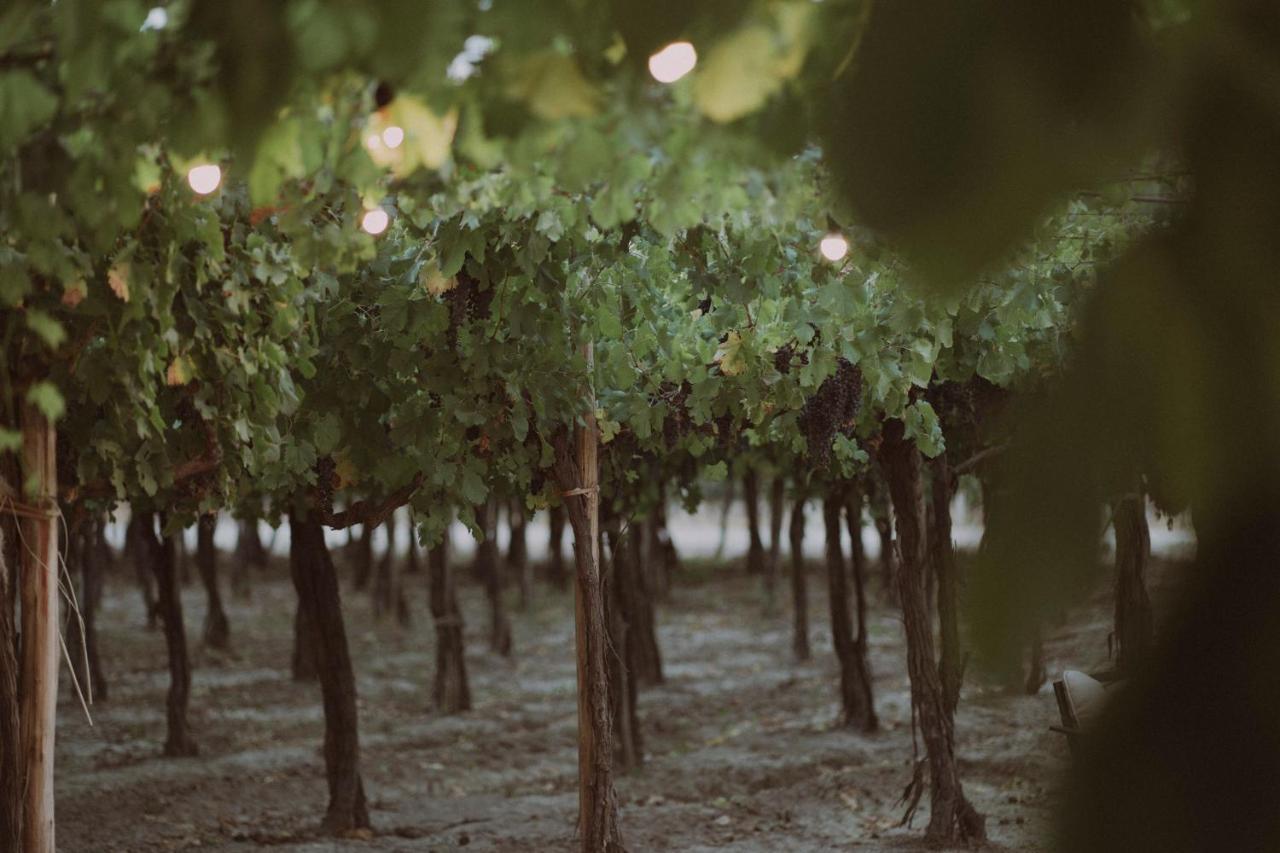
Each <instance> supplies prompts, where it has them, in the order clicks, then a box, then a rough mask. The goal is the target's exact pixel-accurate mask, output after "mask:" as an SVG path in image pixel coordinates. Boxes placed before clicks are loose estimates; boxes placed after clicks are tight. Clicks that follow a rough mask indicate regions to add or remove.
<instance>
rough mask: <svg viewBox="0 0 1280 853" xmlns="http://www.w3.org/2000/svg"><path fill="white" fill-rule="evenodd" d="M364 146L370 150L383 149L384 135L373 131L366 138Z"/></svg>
mask: <svg viewBox="0 0 1280 853" xmlns="http://www.w3.org/2000/svg"><path fill="white" fill-rule="evenodd" d="M364 147H365V148H368V149H369V150H370V151H380V150H381V149H382V137H381V136H379V135H378V134H376V133H371V134H369V135H368V136H366V137H365V138H364Z"/></svg>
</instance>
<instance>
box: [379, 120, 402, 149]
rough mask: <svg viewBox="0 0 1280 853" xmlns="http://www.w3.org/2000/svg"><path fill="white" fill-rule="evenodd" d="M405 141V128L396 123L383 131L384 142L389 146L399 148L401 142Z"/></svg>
mask: <svg viewBox="0 0 1280 853" xmlns="http://www.w3.org/2000/svg"><path fill="white" fill-rule="evenodd" d="M401 142H404V128H403V127H396V126H395V125H394V124H393V125H391V127H388V128H387V129H386V130H384V131H382V143H383V144H384V145H386V146H387V147H388V148H399V147H400V143H401Z"/></svg>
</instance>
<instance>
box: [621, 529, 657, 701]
mask: <svg viewBox="0 0 1280 853" xmlns="http://www.w3.org/2000/svg"><path fill="white" fill-rule="evenodd" d="M643 538H644V527H643V525H642V524H639V523H637V522H635V521H633V522H632V523H631V524H630V526H629V527H628V529H627V531H626V534H625V535H624V536H623V537H622V549H623V551H624V552H625V553H624V556H625V560H624V563H623V565H624V566H625V568H626V571H627V576H626V583H625V585H624V589H625V591H626V594H627V598H628V600H627V606H626V613H627V618H628V621H629V622H630V625H631V640H632V643H633V645H634V646H635V672H636V678H637V679H638V680H639V682H640V683H641V684H661V683H662V681H663V677H662V653H661V651H659V649H658V631H657V620H656V619H655V617H654V609H653V596H652V595H651V593H650V590H649V581H648V579H647V578H646V577H645V571H644V548H643Z"/></svg>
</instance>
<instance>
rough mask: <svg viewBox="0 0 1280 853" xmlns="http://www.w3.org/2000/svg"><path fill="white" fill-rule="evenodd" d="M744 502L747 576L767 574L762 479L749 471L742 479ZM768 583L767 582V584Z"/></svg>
mask: <svg viewBox="0 0 1280 853" xmlns="http://www.w3.org/2000/svg"><path fill="white" fill-rule="evenodd" d="M742 500H743V503H745V504H746V505H747V534H748V536H749V537H750V541H749V544H748V546H747V574H749V575H752V576H763V575H764V574H765V551H764V540H763V539H761V538H760V477H759V475H757V474H756V472H755V471H748V472H747V473H746V474H745V475H744V476H743V478H742ZM767 582H768V581H767V580H766V583H767Z"/></svg>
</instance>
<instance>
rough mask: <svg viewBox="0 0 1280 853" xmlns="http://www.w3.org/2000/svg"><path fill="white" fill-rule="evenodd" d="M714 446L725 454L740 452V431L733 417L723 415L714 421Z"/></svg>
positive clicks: (726, 414)
mask: <svg viewBox="0 0 1280 853" xmlns="http://www.w3.org/2000/svg"><path fill="white" fill-rule="evenodd" d="M714 423H715V430H716V444H717V445H718V446H719V447H720V449H721V450H723V451H725V452H726V453H732V452H736V451H739V450H741V449H742V448H741V447H740V445H741V444H742V430H741V428H740V425H739V423H738V422H737V420H736V419H735V418H734V417H733V415H731V414H728V413H725V414H723V415H720V416H719V417H718V418H716V419H715V421H714Z"/></svg>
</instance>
